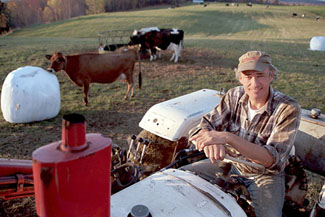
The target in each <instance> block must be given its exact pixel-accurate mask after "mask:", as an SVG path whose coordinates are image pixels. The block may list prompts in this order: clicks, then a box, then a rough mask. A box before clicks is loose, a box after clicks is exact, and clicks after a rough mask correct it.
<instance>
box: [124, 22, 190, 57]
mask: <svg viewBox="0 0 325 217" xmlns="http://www.w3.org/2000/svg"><path fill="white" fill-rule="evenodd" d="M130 39H131V40H130V42H129V45H136V44H140V45H141V49H142V50H147V49H148V50H149V53H150V61H152V60H154V59H156V52H157V50H158V51H159V57H160V50H167V49H168V50H173V51H174V53H173V55H172V57H171V58H170V61H173V60H174V62H175V63H176V62H177V61H178V58H179V57H180V55H181V51H182V48H183V39H184V31H183V30H180V29H159V28H157V27H150V28H143V29H140V30H139V31H137V30H135V31H134V32H133V35H132V36H131V37H130Z"/></svg>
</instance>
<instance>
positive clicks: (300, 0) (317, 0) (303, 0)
mask: <svg viewBox="0 0 325 217" xmlns="http://www.w3.org/2000/svg"><path fill="white" fill-rule="evenodd" d="M279 3H287V4H294V3H296V4H315V5H325V1H324V0H308V1H307V0H280V1H279Z"/></svg>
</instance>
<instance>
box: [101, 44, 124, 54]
mask: <svg viewBox="0 0 325 217" xmlns="http://www.w3.org/2000/svg"><path fill="white" fill-rule="evenodd" d="M127 46H128V45H127V44H109V45H103V44H102V43H100V44H99V46H98V53H105V52H107V51H116V50H117V49H119V48H121V47H125V48H126V47H127Z"/></svg>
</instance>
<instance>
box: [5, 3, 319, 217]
mask: <svg viewBox="0 0 325 217" xmlns="http://www.w3.org/2000/svg"><path fill="white" fill-rule="evenodd" d="M293 12H295V13H298V14H299V15H300V14H302V13H304V14H306V16H305V17H304V18H302V17H301V16H297V17H292V13H293ZM318 15H319V16H321V17H325V9H324V7H319V6H283V5H281V6H273V5H272V6H270V7H266V6H265V5H258V4H256V5H254V6H253V7H247V6H246V5H245V4H240V6H239V7H227V6H225V4H224V3H210V4H208V6H207V7H203V5H193V4H186V5H181V7H177V8H174V9H171V8H169V6H160V7H152V8H148V9H146V10H135V11H126V12H114V13H113V12H112V13H102V14H96V15H89V16H82V17H76V18H72V19H68V20H63V21H59V22H55V23H49V24H43V25H34V26H30V27H28V28H22V29H19V30H16V31H14V32H12V33H11V34H9V35H7V36H1V37H0V69H1V70H0V90H1V89H2V85H3V82H4V80H5V78H6V76H7V75H8V74H9V73H10V72H11V71H13V70H15V69H17V68H19V67H22V66H27V65H32V66H38V67H42V68H44V69H46V68H47V67H48V66H49V62H48V60H47V59H46V58H45V55H46V54H53V52H62V53H63V54H64V55H66V54H73V53H83V52H97V48H98V43H99V41H98V39H99V38H98V33H99V32H103V31H109V30H112V31H114V30H121V29H123V30H128V31H129V34H131V33H132V31H133V30H134V29H140V28H143V27H152V26H158V27H160V28H180V29H183V30H184V32H185V38H184V50H183V52H182V56H181V57H180V60H179V63H171V62H170V61H169V58H170V57H171V55H172V53H171V52H170V51H163V52H162V59H158V60H156V61H153V62H150V61H148V60H143V61H141V71H142V77H143V84H142V89H141V90H139V89H138V84H136V90H135V97H134V98H132V99H129V100H124V99H123V97H124V94H125V91H126V88H127V85H126V84H125V83H124V82H121V81H116V82H114V83H111V84H95V83H94V84H91V86H90V93H89V105H88V106H87V107H86V106H83V105H82V99H83V95H82V91H81V88H79V87H77V86H76V85H74V84H73V83H72V82H71V81H70V80H69V78H68V77H67V76H66V74H65V73H64V72H58V73H56V74H55V75H56V76H57V78H58V80H59V84H60V92H61V108H60V112H59V114H58V115H57V116H56V117H54V118H52V119H50V120H45V121H40V122H32V123H25V124H11V123H8V122H6V121H5V120H4V118H3V115H2V114H1V115H0V129H1V130H0V157H1V158H18V159H31V158H32V153H33V151H34V150H35V149H37V148H39V147H41V146H44V145H46V144H49V143H52V142H55V141H58V140H60V139H61V124H62V123H61V121H62V116H63V115H65V114H68V113H73V112H76V113H80V114H82V115H84V116H85V117H86V119H87V128H86V129H87V132H88V133H101V134H103V135H105V136H107V137H110V138H112V140H113V143H114V144H118V145H119V146H121V147H126V146H127V138H128V137H129V136H130V135H131V134H138V133H139V132H141V130H142V129H141V128H140V127H139V125H138V123H139V122H140V120H141V118H142V117H143V115H144V114H145V112H146V111H147V110H148V109H149V108H150V107H151V106H153V105H154V104H156V103H159V102H162V101H165V100H168V99H171V98H174V97H177V96H181V95H184V94H187V93H191V92H193V91H196V90H200V89H203V88H208V89H215V90H220V89H221V88H225V89H226V90H228V89H230V88H232V87H235V86H237V85H239V82H238V81H237V80H236V78H235V75H234V68H235V67H236V66H237V64H238V57H239V56H240V55H241V54H243V53H244V52H246V51H248V50H263V51H266V52H268V53H269V54H270V55H271V57H272V61H273V63H274V65H276V66H277V67H278V69H279V70H280V72H279V75H278V79H277V80H276V81H275V82H274V84H273V87H274V88H276V89H278V90H280V91H281V92H283V93H285V94H288V95H290V96H292V97H293V98H295V99H297V101H298V102H299V104H300V105H301V107H303V108H306V109H311V108H315V107H316V108H319V109H321V110H322V112H323V113H324V112H325V88H324V80H325V62H324V57H325V53H324V52H317V51H311V50H309V42H310V40H311V38H312V37H313V36H318V35H323V36H325V19H320V20H319V21H316V20H315V17H316V16H318ZM127 36H129V35H127ZM127 39H128V37H127ZM138 74H139V64H138V63H137V64H136V67H135V77H134V78H135V79H137V78H138V77H137V76H138ZM17 204H18V205H17ZM17 204H14V205H13V206H10V205H12V204H10V203H9V204H8V203H5V202H2V201H0V216H1V214H2V213H1V212H7V213H10V214H12V215H10V214H9V216H25V217H28V216H36V215H35V212H34V210H33V209H32V208H33V205H34V204H33V201H28V200H23V201H21V200H18V202H17ZM28 205H29V206H28ZM26 207H27V208H26ZM28 208H31V209H32V210H30V209H28ZM28 211H30V213H28V214H26V212H28ZM17 213H22V214H21V215H17ZM3 216H6V215H3Z"/></svg>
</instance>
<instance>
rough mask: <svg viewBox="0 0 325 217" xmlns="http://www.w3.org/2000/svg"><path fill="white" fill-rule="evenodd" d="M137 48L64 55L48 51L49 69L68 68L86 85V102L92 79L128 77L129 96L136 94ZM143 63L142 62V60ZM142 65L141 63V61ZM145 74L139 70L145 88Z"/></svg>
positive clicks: (75, 80)
mask: <svg viewBox="0 0 325 217" xmlns="http://www.w3.org/2000/svg"><path fill="white" fill-rule="evenodd" d="M137 56H138V55H137V51H136V50H126V51H121V52H117V53H104V54H98V53H82V54H75V55H67V56H64V55H63V54H62V53H57V52H55V53H54V54H53V55H46V58H47V59H48V60H50V61H51V63H50V66H49V68H48V71H49V72H52V73H54V72H58V71H60V70H63V71H65V72H66V74H67V75H68V77H69V78H70V80H71V81H72V82H73V83H74V84H75V85H77V86H79V87H82V89H83V93H84V105H87V104H88V91H89V84H90V83H112V82H114V81H115V80H117V79H118V78H119V77H121V78H122V77H124V78H123V79H125V80H126V81H127V83H128V89H127V92H126V95H125V97H124V98H125V99H127V98H128V97H129V95H130V91H131V97H133V96H134V79H133V73H134V72H133V71H134V66H135V62H136V60H137ZM139 64H140V63H139ZM139 69H140V65H139ZM141 84H142V77H141V69H140V70H139V89H141Z"/></svg>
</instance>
